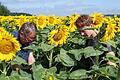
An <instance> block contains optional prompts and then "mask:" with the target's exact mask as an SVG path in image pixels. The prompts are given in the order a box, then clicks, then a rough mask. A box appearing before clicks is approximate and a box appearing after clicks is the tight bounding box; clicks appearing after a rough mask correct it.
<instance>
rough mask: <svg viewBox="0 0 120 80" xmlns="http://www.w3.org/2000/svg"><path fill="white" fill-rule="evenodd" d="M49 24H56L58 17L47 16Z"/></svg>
mask: <svg viewBox="0 0 120 80" xmlns="http://www.w3.org/2000/svg"><path fill="white" fill-rule="evenodd" d="M47 24H48V25H54V24H56V17H55V16H48V17H47Z"/></svg>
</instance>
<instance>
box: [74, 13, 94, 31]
mask: <svg viewBox="0 0 120 80" xmlns="http://www.w3.org/2000/svg"><path fill="white" fill-rule="evenodd" d="M91 24H92V18H91V17H90V16H89V15H81V16H80V17H78V19H77V20H76V22H75V25H76V26H77V28H78V29H80V28H82V27H84V26H91Z"/></svg>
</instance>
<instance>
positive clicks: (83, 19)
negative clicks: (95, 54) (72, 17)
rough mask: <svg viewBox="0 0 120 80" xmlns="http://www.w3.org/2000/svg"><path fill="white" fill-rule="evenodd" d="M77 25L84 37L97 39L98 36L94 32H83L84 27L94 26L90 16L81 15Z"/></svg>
mask: <svg viewBox="0 0 120 80" xmlns="http://www.w3.org/2000/svg"><path fill="white" fill-rule="evenodd" d="M75 24H76V26H77V29H78V31H79V33H80V34H81V35H82V36H87V37H95V36H96V35H97V33H96V32H95V31H94V30H82V29H83V28H84V27H91V26H92V25H93V21H92V18H91V17H90V16H89V15H81V16H80V17H78V19H77V20H76V22H75Z"/></svg>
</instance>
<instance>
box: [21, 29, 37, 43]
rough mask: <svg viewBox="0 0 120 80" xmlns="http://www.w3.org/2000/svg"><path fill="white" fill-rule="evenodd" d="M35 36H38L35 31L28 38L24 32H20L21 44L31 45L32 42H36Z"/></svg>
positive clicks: (28, 34)
mask: <svg viewBox="0 0 120 80" xmlns="http://www.w3.org/2000/svg"><path fill="white" fill-rule="evenodd" d="M35 35H36V33H35V31H30V32H29V33H27V36H26V35H25V34H24V33H23V32H20V34H19V36H20V42H21V43H22V44H28V43H31V42H32V41H34V39H35Z"/></svg>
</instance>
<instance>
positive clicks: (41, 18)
mask: <svg viewBox="0 0 120 80" xmlns="http://www.w3.org/2000/svg"><path fill="white" fill-rule="evenodd" d="M36 25H37V27H38V29H43V28H44V27H45V26H46V16H44V15H42V16H38V17H37V20H36Z"/></svg>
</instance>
